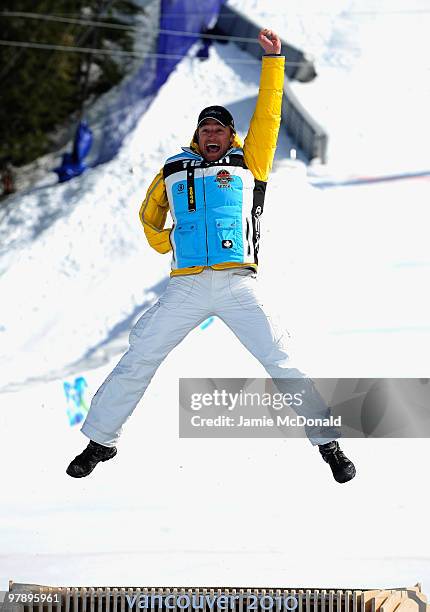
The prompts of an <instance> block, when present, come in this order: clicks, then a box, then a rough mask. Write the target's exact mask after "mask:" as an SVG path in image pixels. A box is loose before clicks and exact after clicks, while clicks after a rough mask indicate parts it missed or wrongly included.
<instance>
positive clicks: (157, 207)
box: [139, 170, 172, 253]
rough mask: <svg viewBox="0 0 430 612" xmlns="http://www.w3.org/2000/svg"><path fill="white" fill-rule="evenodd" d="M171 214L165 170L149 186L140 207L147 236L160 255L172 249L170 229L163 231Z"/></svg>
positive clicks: (140, 214) (140, 215)
mask: <svg viewBox="0 0 430 612" xmlns="http://www.w3.org/2000/svg"><path fill="white" fill-rule="evenodd" d="M168 212H169V201H168V199H167V194H166V187H165V185H164V178H163V170H160V172H159V173H158V174H157V176H156V177H155V179H154V180H153V181H152V183H151V184H150V186H149V189H148V191H147V193H146V198H145V199H144V200H143V202H142V206H141V207H140V211H139V217H140V220H141V222H142V225H143V229H144V230H145V236H146V238H147V240H148V242H149V244H150V246H152V248H153V249H155V250H156V251H158V252H159V253H167V252H168V251H170V250H171V249H172V245H171V244H170V240H169V236H170V231H171V230H170V228H169V229H163V228H164V224H165V223H166V218H167V213H168Z"/></svg>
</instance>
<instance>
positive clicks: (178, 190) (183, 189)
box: [176, 183, 185, 193]
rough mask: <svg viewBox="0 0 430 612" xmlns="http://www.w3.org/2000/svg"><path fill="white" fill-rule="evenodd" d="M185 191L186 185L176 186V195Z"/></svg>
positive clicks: (179, 184)
mask: <svg viewBox="0 0 430 612" xmlns="http://www.w3.org/2000/svg"><path fill="white" fill-rule="evenodd" d="M184 191H185V184H184V183H178V184H177V185H176V193H183V192H184Z"/></svg>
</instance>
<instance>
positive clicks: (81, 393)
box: [63, 376, 89, 426]
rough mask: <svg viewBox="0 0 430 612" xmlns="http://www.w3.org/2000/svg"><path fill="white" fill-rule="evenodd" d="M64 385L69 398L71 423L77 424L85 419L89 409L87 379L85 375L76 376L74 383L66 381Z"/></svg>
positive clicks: (68, 409) (68, 406) (68, 411)
mask: <svg viewBox="0 0 430 612" xmlns="http://www.w3.org/2000/svg"><path fill="white" fill-rule="evenodd" d="M63 387H64V393H65V395H66V400H67V416H68V419H69V425H71V426H72V425H77V424H78V423H80V422H81V421H83V420H84V418H85V416H86V414H87V412H88V409H89V407H88V402H87V398H86V390H87V389H88V384H87V381H86V380H85V378H84V377H83V376H79V377H78V378H75V382H74V384H73V385H72V384H71V383H69V382H64V383H63Z"/></svg>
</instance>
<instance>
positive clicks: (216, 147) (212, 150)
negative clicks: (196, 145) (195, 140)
mask: <svg viewBox="0 0 430 612" xmlns="http://www.w3.org/2000/svg"><path fill="white" fill-rule="evenodd" d="M220 149H221V147H220V146H219V145H218V144H215V143H209V144H207V145H206V151H207V152H208V153H218V151H219V150H220Z"/></svg>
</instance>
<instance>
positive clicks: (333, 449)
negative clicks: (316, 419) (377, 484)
mask: <svg viewBox="0 0 430 612" xmlns="http://www.w3.org/2000/svg"><path fill="white" fill-rule="evenodd" d="M318 447H319V451H320V453H321V455H322V458H323V459H324V461H326V462H327V463H328V464H329V466H330V467H331V471H332V472H333V476H334V479H335V480H336V481H337V482H348V480H352V479H353V478H354V476H355V467H354V464H353V463H352V461H350V460H349V459H348V457H345V455H344V454H343V452H342V451H341V450H340V447H339V444H338V442H336V441H333V442H327V444H319V445H318Z"/></svg>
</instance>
